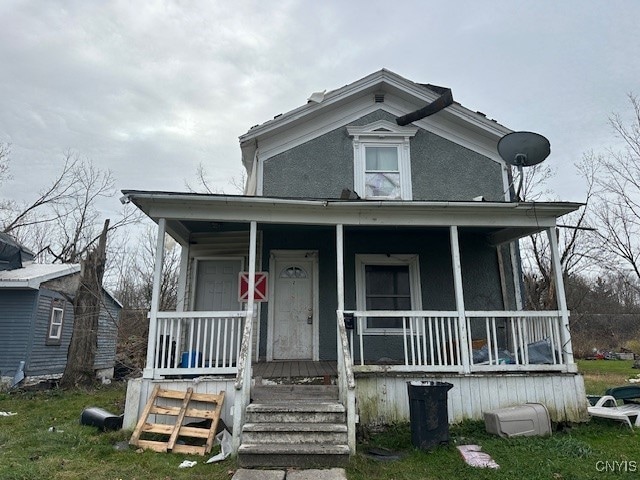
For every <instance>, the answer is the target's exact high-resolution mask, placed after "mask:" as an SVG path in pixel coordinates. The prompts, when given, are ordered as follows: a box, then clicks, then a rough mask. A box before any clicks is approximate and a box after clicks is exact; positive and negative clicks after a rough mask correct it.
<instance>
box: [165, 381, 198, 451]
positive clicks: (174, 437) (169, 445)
mask: <svg viewBox="0 0 640 480" xmlns="http://www.w3.org/2000/svg"><path fill="white" fill-rule="evenodd" d="M191 395H193V388H191V387H189V388H187V392H186V393H185V394H184V400H183V401H182V408H181V409H180V414H179V415H178V418H177V419H176V424H175V427H174V430H173V432H172V433H171V436H170V437H169V442H168V443H167V450H168V451H169V452H170V451H172V450H173V447H174V446H175V444H176V440H177V439H178V433H179V432H180V427H181V426H182V422H183V421H184V415H185V413H187V407H188V406H189V401H190V400H191Z"/></svg>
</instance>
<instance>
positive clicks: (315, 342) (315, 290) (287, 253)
mask: <svg viewBox="0 0 640 480" xmlns="http://www.w3.org/2000/svg"><path fill="white" fill-rule="evenodd" d="M296 259H298V260H311V269H312V272H311V295H312V296H313V298H312V300H311V302H312V308H313V317H312V319H311V321H312V322H313V324H312V325H313V328H312V335H311V343H312V345H311V350H312V358H311V360H313V361H314V362H317V361H319V360H320V350H319V343H320V342H319V338H320V325H319V321H320V320H319V319H320V315H318V310H319V308H320V301H319V292H320V290H319V284H320V283H319V273H318V264H319V262H318V251H317V250H271V252H270V253H269V278H270V280H271V286H270V288H269V304H268V305H269V307H268V316H267V362H272V361H273V341H274V338H273V337H274V319H275V294H276V281H277V279H278V276H277V275H276V273H277V272H276V271H275V267H276V261H278V260H296Z"/></svg>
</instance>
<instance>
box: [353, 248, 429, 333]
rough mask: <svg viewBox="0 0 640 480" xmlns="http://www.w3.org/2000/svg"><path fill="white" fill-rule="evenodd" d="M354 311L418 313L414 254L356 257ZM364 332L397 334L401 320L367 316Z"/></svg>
mask: <svg viewBox="0 0 640 480" xmlns="http://www.w3.org/2000/svg"><path fill="white" fill-rule="evenodd" d="M357 263H358V273H359V274H358V275H357V280H356V281H357V286H358V291H357V297H358V298H357V300H358V310H367V311H371V310H387V311H393V310H404V311H408V310H421V309H422V302H421V299H420V278H419V277H420V275H419V271H418V256H417V255H389V256H387V255H358V256H357ZM363 326H364V329H365V331H367V332H368V333H383V334H384V333H400V332H401V331H402V318H401V317H393V316H389V317H367V318H366V319H365V321H364V325H363Z"/></svg>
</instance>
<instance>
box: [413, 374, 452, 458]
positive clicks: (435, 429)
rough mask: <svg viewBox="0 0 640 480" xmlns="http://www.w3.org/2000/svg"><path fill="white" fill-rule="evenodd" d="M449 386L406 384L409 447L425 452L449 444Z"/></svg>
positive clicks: (439, 384)
mask: <svg viewBox="0 0 640 480" xmlns="http://www.w3.org/2000/svg"><path fill="white" fill-rule="evenodd" d="M452 388H453V385H452V384H450V383H446V382H429V381H413V382H407V389H408V393H409V417H410V422H411V443H413V446H414V447H417V448H420V449H422V450H429V449H431V448H433V447H436V446H438V445H441V444H443V443H448V442H449V415H448V409H447V392H448V391H449V390H451V389H452Z"/></svg>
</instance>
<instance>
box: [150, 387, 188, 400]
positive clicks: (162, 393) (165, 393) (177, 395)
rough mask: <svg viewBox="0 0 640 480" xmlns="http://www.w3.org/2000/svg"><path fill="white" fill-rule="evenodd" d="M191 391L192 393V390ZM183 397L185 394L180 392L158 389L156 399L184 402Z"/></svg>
mask: <svg viewBox="0 0 640 480" xmlns="http://www.w3.org/2000/svg"><path fill="white" fill-rule="evenodd" d="M191 390H192V391H193V389H191ZM187 391H188V390H187ZM184 396H185V392H181V391H179V390H165V389H160V390H159V391H158V397H160V398H173V399H175V400H184Z"/></svg>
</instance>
